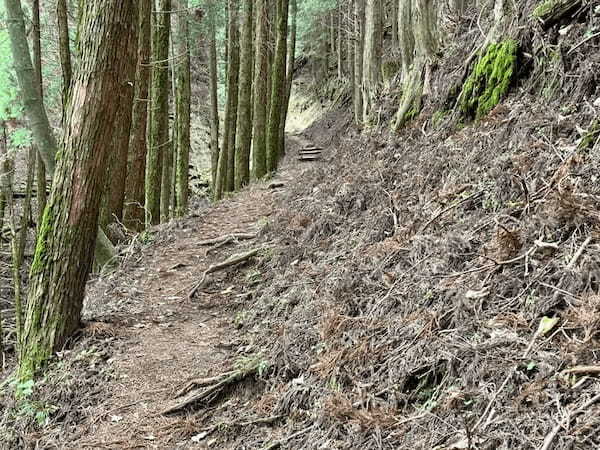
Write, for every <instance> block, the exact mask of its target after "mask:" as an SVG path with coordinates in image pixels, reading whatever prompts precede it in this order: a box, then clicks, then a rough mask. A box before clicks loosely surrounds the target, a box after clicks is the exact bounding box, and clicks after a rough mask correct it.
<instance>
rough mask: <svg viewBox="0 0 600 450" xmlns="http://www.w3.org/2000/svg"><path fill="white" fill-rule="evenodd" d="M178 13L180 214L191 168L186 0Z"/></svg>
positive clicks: (185, 204) (181, 1) (185, 206)
mask: <svg viewBox="0 0 600 450" xmlns="http://www.w3.org/2000/svg"><path fill="white" fill-rule="evenodd" d="M178 6H179V8H178V9H179V11H180V12H179V14H178V16H177V55H178V56H180V59H178V63H177V68H176V74H177V89H176V109H177V152H176V155H177V166H176V167H177V170H176V174H175V175H176V183H175V192H176V202H175V204H176V213H177V215H178V216H179V217H181V216H183V215H184V214H185V213H186V212H187V209H188V197H189V184H188V180H189V170H190V116H191V106H190V105H191V104H190V102H191V89H192V87H191V74H190V46H189V40H190V36H189V27H188V11H187V8H188V0H179V2H178Z"/></svg>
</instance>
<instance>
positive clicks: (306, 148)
mask: <svg viewBox="0 0 600 450" xmlns="http://www.w3.org/2000/svg"><path fill="white" fill-rule="evenodd" d="M302 150H323V147H318V146H316V145H307V146H305V147H302V149H301V151H302Z"/></svg>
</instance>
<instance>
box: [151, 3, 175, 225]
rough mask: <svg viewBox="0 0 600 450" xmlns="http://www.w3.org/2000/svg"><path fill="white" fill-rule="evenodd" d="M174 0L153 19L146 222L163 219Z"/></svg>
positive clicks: (164, 4) (163, 7)
mask: <svg viewBox="0 0 600 450" xmlns="http://www.w3.org/2000/svg"><path fill="white" fill-rule="evenodd" d="M170 11H171V0H159V7H158V10H157V11H156V12H155V13H154V20H153V21H152V28H153V29H152V86H151V94H150V102H151V103H150V109H151V113H150V133H149V144H148V154H147V159H146V164H147V167H146V186H145V188H146V224H147V225H156V224H158V223H160V219H161V192H162V181H163V176H162V174H163V154H164V153H166V152H167V151H168V146H169V141H170V136H169V35H170V28H171V27H170V13H169V12H170Z"/></svg>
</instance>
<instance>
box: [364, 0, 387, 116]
mask: <svg viewBox="0 0 600 450" xmlns="http://www.w3.org/2000/svg"><path fill="white" fill-rule="evenodd" d="M382 27H383V22H382V7H381V0H367V1H366V4H365V47H364V55H363V84H362V92H363V121H365V122H366V121H368V119H369V117H370V115H371V107H372V104H373V100H374V98H375V95H376V94H377V90H378V86H379V82H380V79H381V48H382V38H383V36H382V33H383V28H382Z"/></svg>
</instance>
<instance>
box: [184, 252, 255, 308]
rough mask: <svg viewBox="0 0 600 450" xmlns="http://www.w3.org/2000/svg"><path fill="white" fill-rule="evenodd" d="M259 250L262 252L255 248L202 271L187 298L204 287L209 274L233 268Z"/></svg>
mask: <svg viewBox="0 0 600 450" xmlns="http://www.w3.org/2000/svg"><path fill="white" fill-rule="evenodd" d="M261 250H262V249H261V248H255V249H254V250H250V251H249V252H246V253H242V254H239V255H233V256H232V257H231V258H229V259H227V260H225V261H223V262H220V263H218V264H215V265H213V266H210V267H209V268H208V269H206V270H205V271H204V273H203V274H202V278H200V281H198V283H196V284H195V285H194V286H193V287H192V289H191V290H190V292H189V293H188V298H189V299H191V298H192V297H193V296H194V294H195V293H196V292H198V290H199V289H200V288H202V287H203V286H204V283H205V282H206V277H207V276H208V275H210V274H211V273H214V272H218V271H219V270H223V269H226V268H227V267H230V266H235V265H236V264H239V263H241V262H244V261H247V260H249V259H250V258H252V257H254V256H256V255H258V253H259V252H260V251H261Z"/></svg>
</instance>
